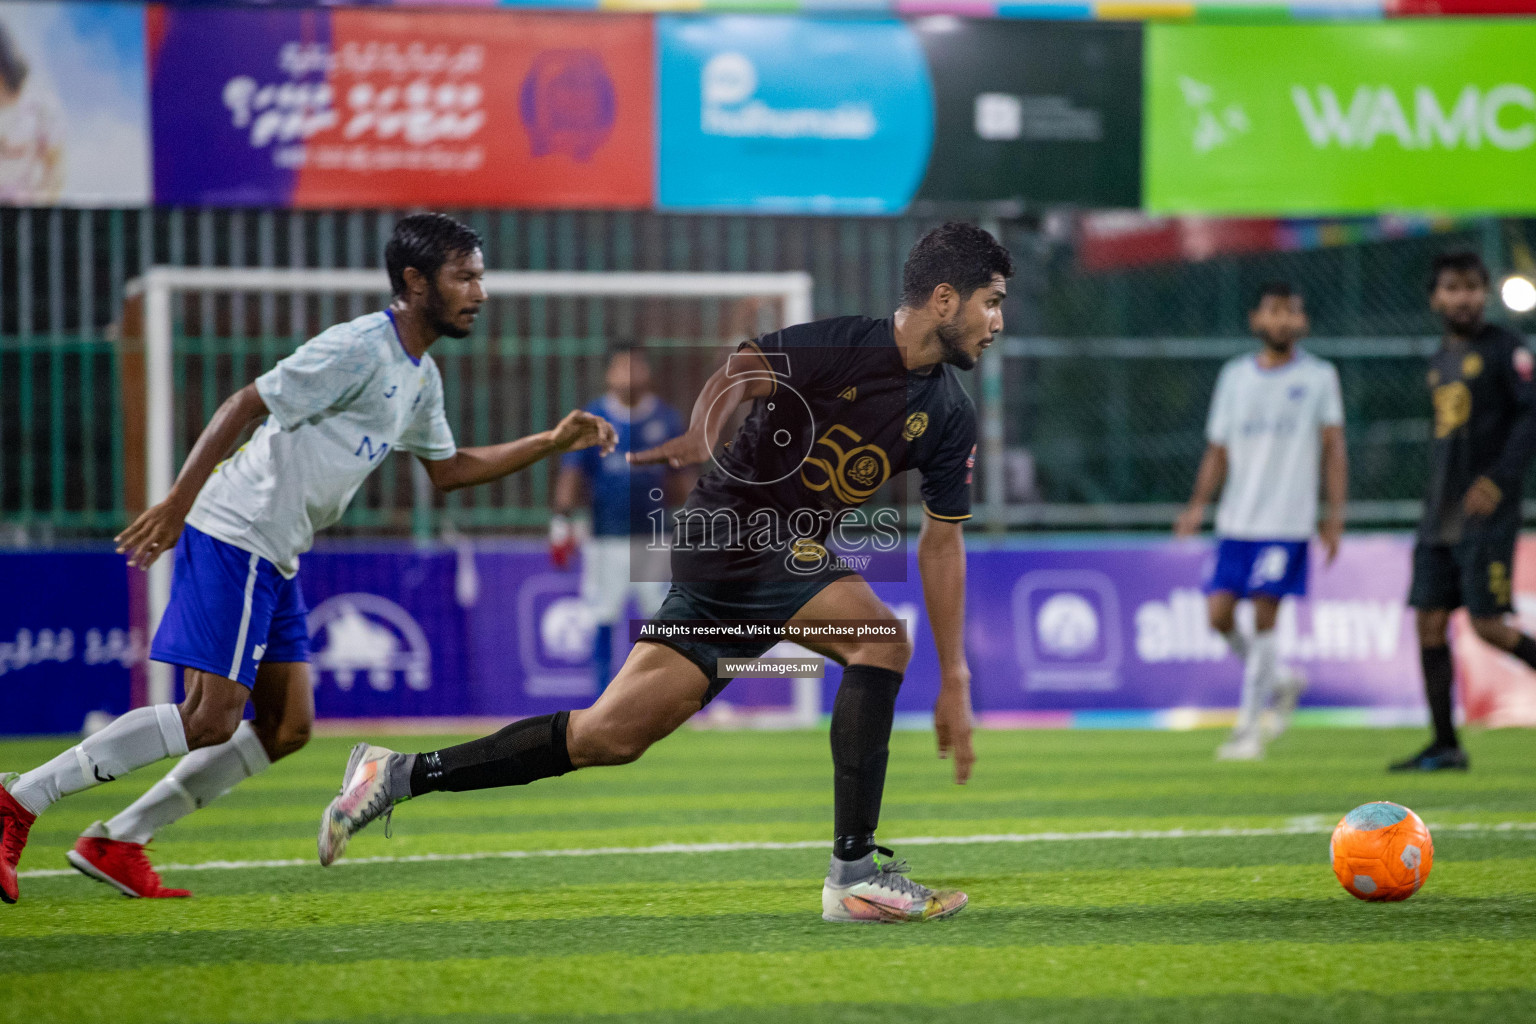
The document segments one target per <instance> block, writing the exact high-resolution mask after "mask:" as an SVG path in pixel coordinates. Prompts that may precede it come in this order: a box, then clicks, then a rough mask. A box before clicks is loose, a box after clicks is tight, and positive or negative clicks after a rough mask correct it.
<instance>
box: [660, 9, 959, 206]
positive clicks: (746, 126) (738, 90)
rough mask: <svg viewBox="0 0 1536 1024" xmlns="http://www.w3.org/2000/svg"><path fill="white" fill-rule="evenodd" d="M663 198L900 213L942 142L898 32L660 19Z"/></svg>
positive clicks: (921, 76)
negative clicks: (931, 153) (932, 151)
mask: <svg viewBox="0 0 1536 1024" xmlns="http://www.w3.org/2000/svg"><path fill="white" fill-rule="evenodd" d="M656 31H657V46H658V48H659V53H660V65H661V90H660V96H661V100H660V104H661V108H660V138H659V157H658V165H659V166H658V174H659V178H660V180H659V184H658V200H659V204H660V205H661V206H662V207H664V208H670V209H736V210H757V211H760V212H775V213H792V212H810V213H894V212H899V211H901V210H903V209H905V208H906V206H907V204H908V203H909V202H910V201H911V199H912V195H913V193H914V192H915V191H916V190H917V186H918V183H919V182H920V181H921V180H922V177H923V170H924V168H925V167H926V166H927V162H928V151H929V147H930V146H931V144H932V142H933V89H932V86H931V84H930V83H929V79H928V69H927V65H926V63H925V61H924V60H923V52H922V48H921V47H920V46H919V45H918V43H917V39H916V37H915V35H914V34H913V33H912V31H911V30H910V29H909V28H908V27H907V26H906V25H904V24H903V23H901V22H899V21H885V20H859V21H852V20H839V19H833V18H824V19H809V18H790V17H774V16H760V17H753V16H746V15H738V16H729V17H712V18H685V17H663V18H661V19H659V20H658V22H657V29H656Z"/></svg>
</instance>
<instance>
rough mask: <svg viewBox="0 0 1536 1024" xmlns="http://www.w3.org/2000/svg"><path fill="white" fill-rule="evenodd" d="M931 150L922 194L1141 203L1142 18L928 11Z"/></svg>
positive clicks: (921, 25) (922, 31)
mask: <svg viewBox="0 0 1536 1024" xmlns="http://www.w3.org/2000/svg"><path fill="white" fill-rule="evenodd" d="M913 26H914V28H915V29H916V30H917V35H918V38H919V39H920V40H921V41H922V46H923V50H924V52H925V53H926V54H927V56H928V66H929V69H930V71H931V73H932V75H933V91H934V110H935V118H936V127H935V133H934V144H933V158H932V161H931V162H930V164H929V166H928V176H927V178H926V179H925V180H924V181H923V185H922V188H921V189H920V190H919V191H918V198H919V199H933V200H958V201H964V202H1000V201H1014V202H1025V203H1072V204H1076V205H1080V206H1093V207H1136V206H1139V205H1140V204H1141V79H1142V75H1141V53H1142V32H1141V26H1140V25H1139V24H1135V23H1130V22H1127V23H1120V24H1108V23H1106V24H1056V25H1050V24H1013V23H1008V22H992V21H956V20H934V19H928V20H923V19H919V20H918V21H916V22H914V23H913Z"/></svg>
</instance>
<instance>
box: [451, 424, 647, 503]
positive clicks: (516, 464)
mask: <svg viewBox="0 0 1536 1024" xmlns="http://www.w3.org/2000/svg"><path fill="white" fill-rule="evenodd" d="M618 441H619V437H618V434H617V433H616V432H615V431H614V429H613V424H612V423H609V422H608V421H607V420H605V419H603V418H602V417H601V416H594V415H593V414H592V413H590V412H585V411H583V410H581V409H572V410H571V411H570V412H569V413H567V414H566V417H565V419H563V420H561V421H560V422H559V423H558V424H556V425H555V427H554V428H553V429H551V430H541V431H539V432H538V433H537V434H529V435H528V436H527V437H520V438H518V439H517V440H516V441H508V442H507V443H505V444H492V445H485V446H483V447H479V448H460V449H459V450H458V451H456V452H454V453H453V455H451V456H450V457H448V458H446V459H422V460H421V464H422V465H423V466H426V467H427V476H429V477H431V478H432V484H433V486H435V487H436V488H437V489H438V490H440V491H456V490H458V489H459V488H460V487H473V486H475V485H476V484H485V483H490V482H491V481H492V480H500V479H501V478H502V477H504V476H507V475H508V474H511V473H516V472H517V471H518V470H520V469H526V468H528V467H529V466H531V465H533V464H534V463H535V462H538V461H539V460H540V459H546V458H548V457H549V456H551V455H563V454H565V453H566V452H569V451H575V450H576V449H578V448H591V447H592V446H593V445H596V446H597V447H598V448H600V449H602V452H603V454H604V455H607V454H608V453H609V452H611V451H613V446H614V445H616V444H618Z"/></svg>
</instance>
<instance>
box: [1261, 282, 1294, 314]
mask: <svg viewBox="0 0 1536 1024" xmlns="http://www.w3.org/2000/svg"><path fill="white" fill-rule="evenodd" d="M1271 295H1273V296H1274V297H1275V298H1277V299H1290V298H1296V297H1299V296H1300V295H1301V293H1300V292H1299V291H1297V290H1296V289H1295V288H1293V287H1291V282H1289V281H1265V282H1264V283H1263V284H1261V285H1259V290H1258V292H1257V293H1255V295H1254V296H1253V308H1254V309H1258V308H1259V307H1260V306H1262V305H1264V300H1265V299H1267V298H1269V297H1270V296H1271Z"/></svg>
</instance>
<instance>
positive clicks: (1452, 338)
mask: <svg viewBox="0 0 1536 1024" xmlns="http://www.w3.org/2000/svg"><path fill="white" fill-rule="evenodd" d="M1487 301H1488V268H1487V267H1485V266H1484V265H1483V261H1482V259H1481V258H1480V257H1479V256H1478V255H1477V254H1476V253H1475V252H1470V251H1461V252H1449V253H1442V254H1440V255H1439V256H1437V257H1435V261H1434V263H1433V265H1432V267H1431V270H1430V278H1429V306H1430V308H1431V309H1432V310H1434V311H1435V312H1436V313H1438V314H1439V315H1440V319H1441V321H1442V322H1443V323H1444V325H1445V337H1444V339H1443V340H1442V342H1441V345H1440V351H1438V352H1436V353H1435V355H1434V356H1433V358H1431V359H1430V363H1429V390H1430V394H1431V395H1432V396H1433V399H1434V407H1435V439H1434V442H1433V443H1432V445H1431V449H1430V450H1431V459H1432V461H1431V464H1430V475H1429V487H1428V489H1427V490H1426V492H1425V495H1424V514H1423V517H1422V518H1421V519H1420V520H1419V532H1418V538H1417V542H1416V543H1415V544H1414V548H1413V584H1412V587H1411V588H1410V592H1409V596H1408V603H1409V604H1410V605H1412V606H1413V607H1414V608H1415V609H1416V610H1417V619H1418V634H1419V662H1420V664H1421V665H1422V666H1423V669H1424V695H1425V697H1426V698H1427V699H1428V701H1429V714H1430V720H1431V723H1432V726H1433V729H1434V738H1433V739H1432V740H1431V741H1430V744H1429V746H1427V747H1425V748H1424V749H1423V750H1421V751H1419V752H1418V753H1417V754H1414V755H1413V756H1412V757H1407V758H1404V759H1403V760H1401V761H1398V762H1395V763H1394V764H1392V765H1391V766H1390V767H1391V769H1392V770H1393V771H1439V770H1441V769H1446V768H1460V769H1465V768H1467V767H1469V765H1470V761H1469V760H1468V759H1467V754H1466V751H1464V750H1462V749H1461V741H1460V739H1459V738H1458V737H1457V735H1456V723H1455V719H1454V717H1453V710H1452V699H1451V680H1452V675H1453V673H1452V669H1451V651H1450V648H1449V647H1448V646H1447V642H1446V626H1447V624H1448V623H1449V621H1450V615H1451V612H1452V611H1454V610H1455V609H1457V608H1460V607H1463V606H1465V607H1466V609H1467V614H1468V615H1469V616H1471V619H1472V628H1473V629H1474V630H1475V631H1476V632H1477V635H1478V636H1480V637H1482V638H1483V639H1484V640H1486V641H1487V642H1488V643H1490V644H1492V645H1493V646H1495V647H1497V648H1499V649H1500V650H1503V651H1508V652H1509V653H1510V654H1513V655H1514V656H1515V657H1517V658H1519V659H1520V660H1521V661H1523V662H1525V663H1526V664H1527V665H1530V666H1531V667H1532V668H1536V640H1532V639H1531V638H1530V637H1528V636H1526V635H1525V634H1523V633H1521V632H1520V631H1519V630H1517V629H1516V628H1514V627H1513V626H1511V625H1509V624H1507V623H1506V622H1505V621H1504V616H1505V615H1507V614H1509V612H1510V611H1511V610H1512V609H1513V603H1512V600H1513V596H1514V595H1513V579H1512V577H1511V571H1512V569H1513V566H1514V557H1515V541H1516V539H1518V537H1519V533H1520V513H1521V508H1520V495H1521V491H1522V489H1523V488H1524V486H1525V471H1526V467H1527V466H1529V465H1530V461H1531V455H1532V454H1533V453H1536V385H1533V384H1532V381H1531V378H1532V373H1533V370H1536V358H1533V357H1532V355H1531V351H1530V350H1529V349H1527V348H1526V347H1525V344H1524V342H1522V341H1521V339H1520V336H1519V335H1517V334H1515V333H1513V332H1512V331H1509V330H1506V329H1505V328H1503V327H1498V326H1495V325H1493V324H1490V323H1486V322H1485V321H1484V320H1483V307H1484V306H1485V305H1486V304H1487Z"/></svg>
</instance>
